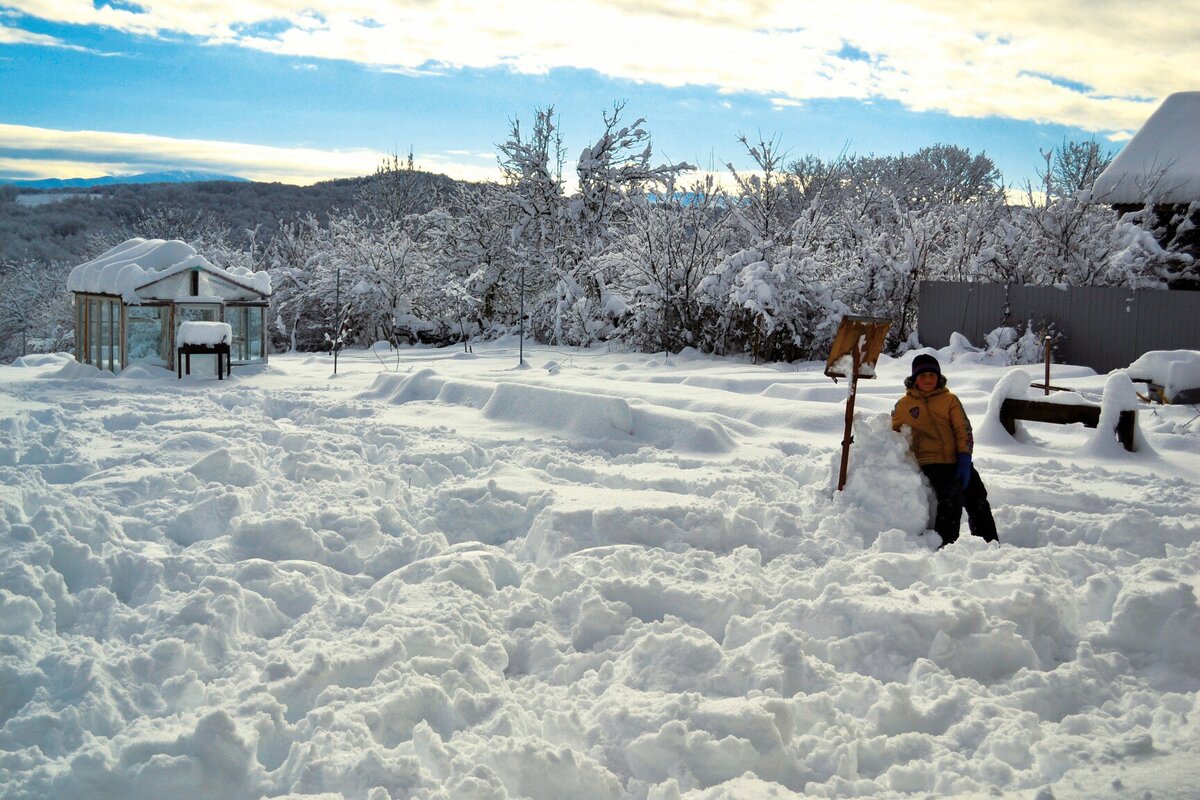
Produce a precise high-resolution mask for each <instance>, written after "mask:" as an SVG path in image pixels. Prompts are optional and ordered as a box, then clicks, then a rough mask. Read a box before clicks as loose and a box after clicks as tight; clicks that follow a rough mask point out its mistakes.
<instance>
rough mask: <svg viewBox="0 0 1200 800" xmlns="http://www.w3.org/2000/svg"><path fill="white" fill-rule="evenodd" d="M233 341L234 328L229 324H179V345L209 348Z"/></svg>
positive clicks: (195, 322)
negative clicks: (195, 345)
mask: <svg viewBox="0 0 1200 800" xmlns="http://www.w3.org/2000/svg"><path fill="white" fill-rule="evenodd" d="M232 341H233V327H232V326H231V325H230V324H229V323H228V322H206V321H202V320H188V321H187V322H181V323H179V330H178V331H177V332H176V334H175V342H176V343H177V344H181V345H182V344H197V345H207V346H209V347H211V346H213V345H217V344H229V343H230V342H232Z"/></svg>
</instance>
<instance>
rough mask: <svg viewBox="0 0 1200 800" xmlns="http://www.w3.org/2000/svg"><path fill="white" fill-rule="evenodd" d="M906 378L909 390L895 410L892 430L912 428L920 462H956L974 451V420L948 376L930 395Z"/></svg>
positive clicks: (893, 410)
mask: <svg viewBox="0 0 1200 800" xmlns="http://www.w3.org/2000/svg"><path fill="white" fill-rule="evenodd" d="M911 382H912V381H911V379H910V380H907V381H905V386H907V387H908V391H907V392H905V394H904V397H901V398H900V400H899V401H898V402H897V403H896V407H895V408H894V409H892V430H894V431H898V430H900V426H901V425H908V426H909V427H911V428H912V449H913V455H915V456H916V457H917V463H918V464H920V465H921V466H925V465H926V464H953V463H955V461H956V460H957V458H958V454H959V453H968V454H970V453H971V452H972V450H974V448H975V437H974V435H973V434H972V433H971V421H970V420H969V419H967V412H965V411H963V407H962V403H961V402H959V400H958V398H957V397H955V396H954V393H953V392H951V391H950V390H949V389H947V388H946V381H945V378H941V379H940V380H939V381H938V387H937V388H936V389H934V390H933V391H932V392H929V393H928V394H926V393H925V392H922V391H921V390H919V389H917V387H915V386H912V385H911Z"/></svg>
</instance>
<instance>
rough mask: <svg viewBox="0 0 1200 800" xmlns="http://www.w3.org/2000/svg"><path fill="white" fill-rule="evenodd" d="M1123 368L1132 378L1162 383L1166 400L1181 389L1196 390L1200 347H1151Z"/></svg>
mask: <svg viewBox="0 0 1200 800" xmlns="http://www.w3.org/2000/svg"><path fill="white" fill-rule="evenodd" d="M1126 372H1128V373H1129V377H1130V378H1132V379H1133V380H1142V381H1150V382H1151V383H1156V384H1158V385H1159V386H1161V387H1163V394H1164V395H1166V397H1167V400H1168V401H1169V400H1171V399H1172V398H1174V397H1176V396H1177V395H1179V394H1180V393H1181V392H1188V391H1189V390H1200V350H1151V351H1150V352H1149V353H1143V354H1142V355H1141V356H1139V357H1138V358H1137V360H1135V361H1134V362H1133V363H1132V364H1130V365H1129V367H1128V368H1127V369H1126ZM1189 394H1190V392H1189Z"/></svg>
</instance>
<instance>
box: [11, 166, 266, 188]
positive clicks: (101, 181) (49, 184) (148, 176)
mask: <svg viewBox="0 0 1200 800" xmlns="http://www.w3.org/2000/svg"><path fill="white" fill-rule="evenodd" d="M201 181H235V182H242V183H249V181H247V180H246V179H245V178H239V177H237V176H236V175H221V174H219V173H216V172H199V171H196V170H189V169H176V170H168V171H166V172H141V173H138V174H137V175H104V176H102V177H99V178H43V179H41V180H36V181H18V180H12V179H10V178H0V184H6V185H9V186H16V187H17V188H20V189H87V188H91V187H93V186H114V185H117V184H123V183H199V182H201Z"/></svg>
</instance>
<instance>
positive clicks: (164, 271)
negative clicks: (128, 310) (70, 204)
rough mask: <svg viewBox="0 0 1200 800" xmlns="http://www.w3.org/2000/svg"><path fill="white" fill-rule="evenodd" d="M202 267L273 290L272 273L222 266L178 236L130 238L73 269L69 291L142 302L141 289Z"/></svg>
mask: <svg viewBox="0 0 1200 800" xmlns="http://www.w3.org/2000/svg"><path fill="white" fill-rule="evenodd" d="M190 269H201V270H203V271H205V272H209V273H212V274H214V275H219V276H221V277H224V278H226V279H228V280H231V281H232V282H234V283H237V284H240V285H242V286H246V287H248V288H251V289H253V290H255V291H257V292H260V293H261V294H264V295H269V294H270V293H271V276H270V275H269V274H267V273H266V272H254V271H252V270H249V269H246V268H245V267H229V268H227V269H222V268H220V267H217V266H214V265H213V264H212V263H211V262H210V261H209V260H208V259H206V258H204V256H202V255H200V254H199V253H197V252H196V249H195V248H194V247H192V246H191V245H190V244H187V243H185V242H181V241H179V240H177V239H173V240H170V241H164V240H162V239H129V240H128V241H125V242H122V243H121V244H119V245H117V246H116V247H114V248H112V249H111V250H107V251H105V252H104V253H102V254H101V255H99V256H97V257H96V258H94V259H92V260H91V261H87V262H84V263H83V264H80V265H78V266H77V267H75V268H74V269H72V270H71V274H70V275H69V276H68V278H67V291H69V292H88V293H92V294H109V295H117V296H119V297H121V298H122V299H123V300H124V301H125V302H127V303H139V302H140V301H141V298H140V297H139V295H138V290H139V289H142V288H143V287H146V286H148V285H150V284H153V283H157V282H158V281H161V280H162V279H164V278H168V277H170V276H172V275H176V274H178V273H180V272H186V271H187V270H190Z"/></svg>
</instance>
